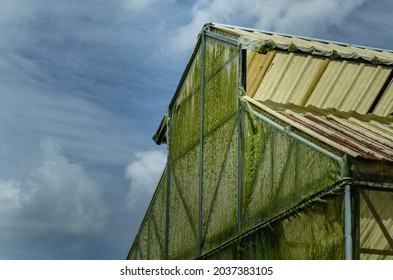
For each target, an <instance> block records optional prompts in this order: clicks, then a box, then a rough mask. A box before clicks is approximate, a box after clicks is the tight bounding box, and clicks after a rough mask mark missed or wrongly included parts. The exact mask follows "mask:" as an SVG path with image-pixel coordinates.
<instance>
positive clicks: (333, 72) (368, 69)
mask: <svg viewBox="0 0 393 280" xmlns="http://www.w3.org/2000/svg"><path fill="white" fill-rule="evenodd" d="M390 71H391V69H390V68H388V67H386V66H380V65H378V66H377V65H372V64H364V63H360V64H359V63H355V62H351V61H347V60H332V61H331V62H330V63H329V65H328V67H327V68H326V70H325V72H324V73H323V75H322V77H321V79H320V80H319V82H318V84H317V86H316V87H315V90H314V92H313V93H312V94H311V96H310V98H309V100H308V102H307V103H306V105H314V106H316V107H320V108H329V107H332V108H336V109H338V110H341V111H351V110H354V111H356V112H359V113H362V114H366V113H367V112H368V111H369V109H370V108H371V106H372V104H373V103H374V101H375V99H376V98H377V96H378V94H379V92H380V90H381V89H382V86H383V85H384V83H385V81H386V79H387V78H388V77H389V74H390Z"/></svg>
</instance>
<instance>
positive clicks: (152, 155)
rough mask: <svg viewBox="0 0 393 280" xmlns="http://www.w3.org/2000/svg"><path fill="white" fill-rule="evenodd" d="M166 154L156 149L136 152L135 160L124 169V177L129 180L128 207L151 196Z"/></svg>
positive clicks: (163, 165)
mask: <svg viewBox="0 0 393 280" xmlns="http://www.w3.org/2000/svg"><path fill="white" fill-rule="evenodd" d="M165 162H166V155H165V154H164V153H163V152H161V151H158V150H151V151H143V152H138V153H136V160H135V161H134V162H132V163H130V164H129V165H128V166H127V167H126V169H125V176H126V178H128V179H130V180H131V183H130V190H129V192H128V195H127V198H126V203H127V206H128V207H129V208H131V209H132V208H134V207H135V204H136V203H137V202H138V201H139V200H141V199H143V200H146V199H148V198H150V197H151V195H152V193H153V191H154V189H155V187H156V186H157V183H158V180H159V179H160V175H161V174H162V171H163V170H164V167H165Z"/></svg>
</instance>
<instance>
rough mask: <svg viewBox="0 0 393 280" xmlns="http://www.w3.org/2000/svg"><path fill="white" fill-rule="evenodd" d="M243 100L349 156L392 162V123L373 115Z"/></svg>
mask: <svg viewBox="0 0 393 280" xmlns="http://www.w3.org/2000/svg"><path fill="white" fill-rule="evenodd" d="M244 99H245V100H247V101H249V102H250V103H252V104H254V105H255V106H257V107H258V108H260V109H262V110H263V111H265V112H267V113H269V114H271V115H273V116H274V117H276V118H279V119H280V120H282V121H284V122H286V123H287V124H289V125H291V126H292V127H295V128H297V129H299V130H300V131H302V132H304V133H306V134H308V135H310V136H312V137H313V138H315V139H318V140H320V141H322V142H324V143H326V144H328V145H329V146H331V147H333V148H336V149H337V150H340V151H342V152H344V153H346V154H348V155H350V156H353V157H361V158H364V159H378V160H382V159H383V160H388V161H393V126H392V124H393V122H392V121H391V120H388V119H387V118H382V117H377V116H375V115H372V114H371V115H361V114H358V113H356V112H341V111H338V110H333V109H320V108H317V107H314V106H306V107H299V106H296V105H294V104H279V103H276V102H272V101H265V102H260V101H256V100H255V99H251V98H249V97H247V96H245V97H244Z"/></svg>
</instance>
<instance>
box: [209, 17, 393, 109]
mask: <svg viewBox="0 0 393 280" xmlns="http://www.w3.org/2000/svg"><path fill="white" fill-rule="evenodd" d="M212 30H213V32H214V31H216V32H218V33H219V34H221V35H223V36H232V37H233V36H237V40H238V42H239V44H240V45H242V44H243V47H245V48H246V49H251V50H249V51H248V52H247V70H246V73H247V88H246V91H247V95H248V96H250V97H253V98H254V99H257V100H260V101H265V100H268V99H270V100H273V101H275V102H279V103H288V102H290V103H294V104H296V105H300V106H305V105H314V106H316V107H319V108H329V107H332V108H336V109H338V110H342V111H356V112H358V113H361V114H366V113H374V114H377V115H380V116H388V115H390V114H392V113H393V86H391V84H392V83H391V79H392V76H393V75H392V67H391V66H390V65H393V53H392V52H388V51H382V50H376V49H371V48H365V47H355V46H351V45H346V44H340V43H332V42H324V41H320V40H314V39H305V38H299V37H295V36H283V35H279V34H274V33H268V32H261V31H256V30H248V29H242V28H238V27H230V26H224V25H217V24H213V25H212ZM244 44H245V45H246V46H244ZM247 44H248V45H249V46H247ZM257 51H260V52H257ZM261 52H262V53H261ZM389 83H390V85H389Z"/></svg>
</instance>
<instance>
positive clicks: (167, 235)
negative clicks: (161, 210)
mask: <svg viewBox="0 0 393 280" xmlns="http://www.w3.org/2000/svg"><path fill="white" fill-rule="evenodd" d="M171 118H172V114H171V112H169V116H168V123H167V150H168V151H167V159H166V194H165V240H164V242H165V243H164V259H166V260H167V259H168V258H169V250H168V243H169V240H168V239H169V198H170V176H171V172H170V170H171V164H170V154H169V150H170V149H169V147H170V145H171V137H170V132H171Z"/></svg>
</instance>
